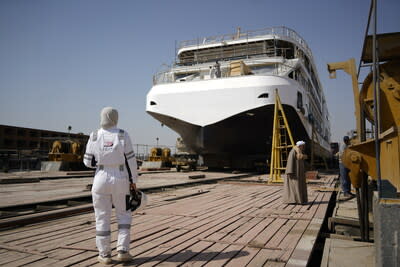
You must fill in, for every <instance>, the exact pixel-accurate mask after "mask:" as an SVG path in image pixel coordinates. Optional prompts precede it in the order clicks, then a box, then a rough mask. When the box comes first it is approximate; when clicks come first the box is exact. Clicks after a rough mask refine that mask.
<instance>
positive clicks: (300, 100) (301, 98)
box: [297, 92, 303, 109]
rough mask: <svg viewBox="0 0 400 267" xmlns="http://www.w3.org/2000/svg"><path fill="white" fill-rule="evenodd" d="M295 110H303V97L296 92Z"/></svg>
mask: <svg viewBox="0 0 400 267" xmlns="http://www.w3.org/2000/svg"><path fill="white" fill-rule="evenodd" d="M297 108H299V109H303V95H302V93H300V92H297Z"/></svg>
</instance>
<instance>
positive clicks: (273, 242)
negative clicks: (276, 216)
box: [265, 220, 297, 249]
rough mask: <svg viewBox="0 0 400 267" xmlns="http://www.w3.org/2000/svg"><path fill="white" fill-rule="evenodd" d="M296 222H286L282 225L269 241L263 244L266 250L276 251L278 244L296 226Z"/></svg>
mask: <svg viewBox="0 0 400 267" xmlns="http://www.w3.org/2000/svg"><path fill="white" fill-rule="evenodd" d="M296 222H297V221H296V220H287V221H286V222H285V224H284V225H282V227H281V228H280V229H279V231H278V232H276V233H275V234H274V236H272V237H271V239H270V240H269V241H268V242H267V243H266V244H265V247H266V248H271V249H276V248H277V247H279V244H280V243H281V242H282V240H283V239H284V238H285V237H286V236H287V234H288V233H289V232H290V230H292V228H293V226H294V225H295V224H296Z"/></svg>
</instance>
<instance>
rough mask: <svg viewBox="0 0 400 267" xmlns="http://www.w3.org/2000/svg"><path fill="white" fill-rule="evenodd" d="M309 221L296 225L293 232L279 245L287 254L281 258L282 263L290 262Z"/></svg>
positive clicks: (299, 222)
mask: <svg viewBox="0 0 400 267" xmlns="http://www.w3.org/2000/svg"><path fill="white" fill-rule="evenodd" d="M308 224H309V221H303V220H300V221H297V223H296V225H295V226H294V227H293V228H292V230H291V231H290V232H289V233H288V234H287V236H286V237H285V238H284V239H283V240H282V242H281V243H280V245H279V248H281V249H283V250H285V253H284V254H283V255H282V256H281V258H280V260H281V261H285V262H286V261H288V260H289V258H290V255H291V254H292V252H293V250H294V248H295V247H296V245H297V243H298V241H299V240H300V238H301V236H302V235H303V232H304V231H305V229H306V228H307V226H308Z"/></svg>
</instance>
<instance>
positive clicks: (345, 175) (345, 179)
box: [339, 163, 351, 193]
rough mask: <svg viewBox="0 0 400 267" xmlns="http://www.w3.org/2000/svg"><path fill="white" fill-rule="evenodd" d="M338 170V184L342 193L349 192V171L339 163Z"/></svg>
mask: <svg viewBox="0 0 400 267" xmlns="http://www.w3.org/2000/svg"><path fill="white" fill-rule="evenodd" d="M339 170H340V184H341V186H342V191H343V193H349V192H350V187H351V183H350V178H349V169H347V168H346V167H345V166H344V165H343V163H339Z"/></svg>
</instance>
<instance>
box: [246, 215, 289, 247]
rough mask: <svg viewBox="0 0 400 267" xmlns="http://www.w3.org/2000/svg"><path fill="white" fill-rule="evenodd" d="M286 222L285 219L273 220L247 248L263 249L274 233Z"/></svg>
mask: <svg viewBox="0 0 400 267" xmlns="http://www.w3.org/2000/svg"><path fill="white" fill-rule="evenodd" d="M286 222H287V220H286V219H274V220H273V221H272V222H271V223H270V224H269V225H268V226H267V227H266V228H265V229H264V230H263V231H262V232H260V233H259V234H258V235H257V237H255V238H254V239H253V240H252V241H251V242H250V243H249V246H252V247H257V248H264V246H265V245H266V244H267V242H268V241H269V240H270V239H271V238H272V237H273V236H274V234H275V233H276V232H278V230H279V229H280V228H281V227H282V226H283V225H284V224H285V223H286Z"/></svg>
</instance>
